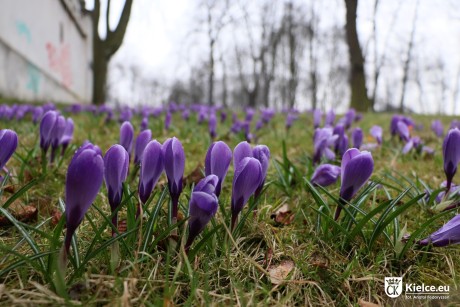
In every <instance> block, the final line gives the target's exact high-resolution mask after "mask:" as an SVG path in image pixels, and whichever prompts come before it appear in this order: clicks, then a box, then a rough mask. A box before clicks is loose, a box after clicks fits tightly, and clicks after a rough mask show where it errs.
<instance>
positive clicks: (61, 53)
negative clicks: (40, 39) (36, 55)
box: [46, 42, 72, 87]
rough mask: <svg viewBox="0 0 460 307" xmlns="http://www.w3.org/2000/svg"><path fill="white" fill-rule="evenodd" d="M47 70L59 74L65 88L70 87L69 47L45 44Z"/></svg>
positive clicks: (66, 45)
mask: <svg viewBox="0 0 460 307" xmlns="http://www.w3.org/2000/svg"><path fill="white" fill-rule="evenodd" d="M46 51H47V53H48V65H49V68H50V69H51V70H52V71H54V72H56V73H57V74H59V76H60V77H61V81H62V83H63V84H64V86H65V87H71V86H72V68H71V66H70V47H69V45H68V44H61V45H60V46H59V47H56V46H55V45H54V44H53V43H49V42H48V43H46Z"/></svg>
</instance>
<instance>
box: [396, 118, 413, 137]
mask: <svg viewBox="0 0 460 307" xmlns="http://www.w3.org/2000/svg"><path fill="white" fill-rule="evenodd" d="M396 132H397V133H398V135H399V138H400V139H401V140H403V141H406V142H408V141H409V139H410V131H409V127H408V126H407V125H406V123H405V122H404V121H402V120H400V121H399V122H398V123H397V124H396Z"/></svg>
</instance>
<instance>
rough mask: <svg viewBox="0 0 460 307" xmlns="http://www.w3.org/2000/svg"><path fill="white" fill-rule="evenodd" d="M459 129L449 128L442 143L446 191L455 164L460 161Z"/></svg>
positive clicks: (452, 175)
mask: <svg viewBox="0 0 460 307" xmlns="http://www.w3.org/2000/svg"><path fill="white" fill-rule="evenodd" d="M459 144H460V130H458V128H454V129H451V130H449V132H448V133H447V135H446V137H445V138H444V143H443V144H442V154H443V157H444V172H445V173H446V179H447V185H446V191H447V192H448V191H449V190H450V186H451V184H452V179H453V178H454V175H455V173H456V172H457V165H458V163H459V162H460V146H459Z"/></svg>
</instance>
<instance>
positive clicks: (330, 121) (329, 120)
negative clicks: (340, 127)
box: [324, 110, 335, 127]
mask: <svg viewBox="0 0 460 307" xmlns="http://www.w3.org/2000/svg"><path fill="white" fill-rule="evenodd" d="M334 121H335V112H334V110H330V111H329V112H327V114H326V120H325V121H324V126H326V127H333V126H334Z"/></svg>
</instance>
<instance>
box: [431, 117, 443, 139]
mask: <svg viewBox="0 0 460 307" xmlns="http://www.w3.org/2000/svg"><path fill="white" fill-rule="evenodd" d="M431 130H433V132H434V134H436V136H437V137H441V136H442V135H443V134H444V127H443V126H442V123H441V121H440V120H439V119H437V120H434V121H433V122H432V123H431Z"/></svg>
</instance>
